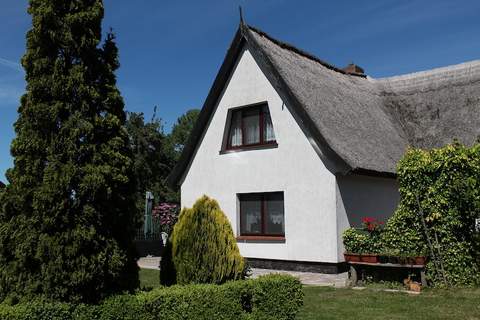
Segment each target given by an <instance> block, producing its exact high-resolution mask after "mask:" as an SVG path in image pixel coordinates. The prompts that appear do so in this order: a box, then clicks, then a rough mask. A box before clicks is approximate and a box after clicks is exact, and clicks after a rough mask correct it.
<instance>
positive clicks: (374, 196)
mask: <svg viewBox="0 0 480 320" xmlns="http://www.w3.org/2000/svg"><path fill="white" fill-rule="evenodd" d="M399 201H400V193H399V191H398V182H397V181H396V180H395V179H388V178H376V177H367V176H359V175H349V176H338V177H337V223H338V234H339V235H340V236H339V238H338V246H337V247H338V249H339V250H338V257H339V260H340V261H342V260H343V251H344V250H343V243H342V237H341V235H342V233H343V231H344V230H345V229H347V228H349V227H350V226H353V227H361V225H362V218H364V217H373V218H376V219H378V220H379V221H383V222H385V221H386V220H387V219H388V218H389V217H390V216H391V215H392V214H393V212H394V211H395V209H396V208H397V205H398V202H399Z"/></svg>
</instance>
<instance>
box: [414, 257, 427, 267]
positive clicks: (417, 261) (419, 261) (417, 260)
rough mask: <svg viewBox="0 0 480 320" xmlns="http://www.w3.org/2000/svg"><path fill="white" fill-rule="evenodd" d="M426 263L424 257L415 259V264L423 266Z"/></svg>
mask: <svg viewBox="0 0 480 320" xmlns="http://www.w3.org/2000/svg"><path fill="white" fill-rule="evenodd" d="M426 263H427V258H426V257H415V264H417V265H420V266H424V265H425V264H426Z"/></svg>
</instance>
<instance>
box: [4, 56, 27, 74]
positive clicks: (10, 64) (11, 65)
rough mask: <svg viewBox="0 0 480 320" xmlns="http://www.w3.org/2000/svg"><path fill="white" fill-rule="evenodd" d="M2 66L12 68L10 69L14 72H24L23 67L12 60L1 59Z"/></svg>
mask: <svg viewBox="0 0 480 320" xmlns="http://www.w3.org/2000/svg"><path fill="white" fill-rule="evenodd" d="M0 65H2V66H5V67H7V68H10V69H13V70H16V71H18V72H23V68H22V66H21V65H20V64H19V63H17V62H13V61H10V60H7V59H3V58H0Z"/></svg>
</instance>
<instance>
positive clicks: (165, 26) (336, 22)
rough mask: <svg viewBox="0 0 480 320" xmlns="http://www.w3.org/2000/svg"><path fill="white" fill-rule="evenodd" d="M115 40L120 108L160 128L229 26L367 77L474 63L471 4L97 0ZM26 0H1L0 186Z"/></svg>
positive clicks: (433, 0)
mask: <svg viewBox="0 0 480 320" xmlns="http://www.w3.org/2000/svg"><path fill="white" fill-rule="evenodd" d="M104 3H105V9H106V17H105V21H104V26H105V28H108V27H112V28H113V29H114V31H115V32H116V34H117V38H118V45H119V48H120V59H121V63H122V67H121V69H120V70H119V72H118V82H119V87H120V89H121V91H122V94H123V96H124V98H125V101H126V108H127V110H129V111H141V112H144V113H145V114H146V115H147V117H148V118H149V117H150V116H151V114H152V110H153V106H155V105H157V106H158V107H159V110H158V115H159V116H160V117H161V118H162V119H163V120H164V122H165V128H166V129H167V130H169V128H170V127H171V125H172V123H173V122H174V121H175V119H176V118H177V117H178V116H179V115H181V114H182V113H183V112H185V111H186V110H188V109H190V108H193V107H201V106H202V104H203V101H204V99H205V97H206V95H207V93H208V90H209V88H210V85H211V84H212V82H213V79H214V77H215V75H216V73H217V71H218V69H219V67H220V64H221V63H222V60H223V58H224V56H225V53H226V51H227V49H228V46H229V44H230V41H231V40H232V38H233V35H234V33H235V30H236V28H237V26H238V21H239V17H238V6H239V5H242V6H243V8H244V11H245V19H246V21H247V23H249V24H252V25H254V26H256V27H258V28H260V29H262V30H263V31H265V32H267V33H270V34H271V35H272V36H274V37H277V38H279V39H280V40H283V41H286V42H289V43H292V44H294V45H296V46H298V47H300V48H302V49H304V50H306V51H309V52H311V53H313V54H315V55H317V56H319V57H320V58H322V59H324V60H326V61H328V62H330V63H332V64H335V65H337V66H344V65H346V64H348V63H349V62H352V61H353V62H355V63H356V64H358V65H360V66H362V67H363V68H364V69H365V71H366V73H367V74H368V75H370V76H372V77H384V76H390V75H396V74H403V73H409V72H414V71H420V70H425V69H431V68H434V67H441V66H446V65H450V64H455V63H460V62H464V61H470V60H475V59H480V40H479V39H480V38H479V35H480V19H479V14H480V1H478V0H471V1H468V0H464V1H450V0H445V1H443V0H418V1H408V0H401V1H400V0H397V1H393V0H377V1H373V0H370V1H354V0H351V1H341V0H337V1H314V0H310V1H306V0H295V1H294V0H290V1H287V0H262V1H258V0H202V1H193V0H190V1H182V0H177V1H171V0H163V1H156V0H137V1H131V0H130V1H129V0H104ZM27 4H28V1H27V0H15V1H11V0H0V30H1V32H0V180H4V181H5V178H4V172H5V171H6V169H7V168H9V167H11V166H12V163H13V160H12V159H11V157H10V151H9V150H10V142H11V140H12V139H13V137H14V131H13V123H14V122H15V120H16V117H17V107H18V104H19V97H20V95H21V94H22V93H23V91H24V87H25V84H24V80H23V71H22V69H21V67H20V66H19V64H18V63H19V61H20V58H21V56H22V55H23V53H24V51H25V33H26V31H27V30H28V29H29V27H30V17H29V16H28V15H27V14H26V8H27Z"/></svg>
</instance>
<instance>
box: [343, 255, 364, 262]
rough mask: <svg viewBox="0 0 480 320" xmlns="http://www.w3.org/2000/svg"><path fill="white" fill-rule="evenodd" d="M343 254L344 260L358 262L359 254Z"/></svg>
mask: <svg viewBox="0 0 480 320" xmlns="http://www.w3.org/2000/svg"><path fill="white" fill-rule="evenodd" d="M343 256H344V257H345V261H346V262H360V261H361V260H360V255H359V254H356V253H344V254H343Z"/></svg>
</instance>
